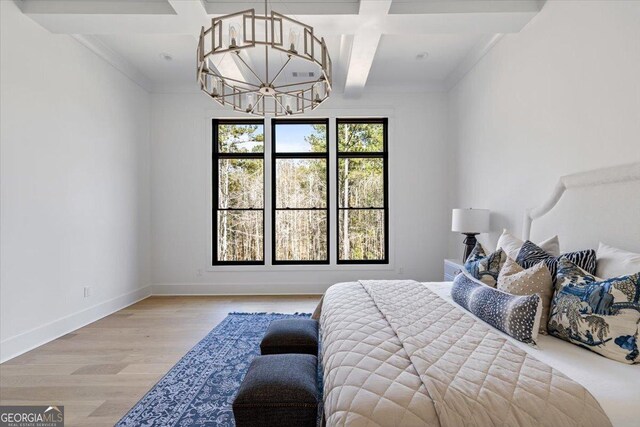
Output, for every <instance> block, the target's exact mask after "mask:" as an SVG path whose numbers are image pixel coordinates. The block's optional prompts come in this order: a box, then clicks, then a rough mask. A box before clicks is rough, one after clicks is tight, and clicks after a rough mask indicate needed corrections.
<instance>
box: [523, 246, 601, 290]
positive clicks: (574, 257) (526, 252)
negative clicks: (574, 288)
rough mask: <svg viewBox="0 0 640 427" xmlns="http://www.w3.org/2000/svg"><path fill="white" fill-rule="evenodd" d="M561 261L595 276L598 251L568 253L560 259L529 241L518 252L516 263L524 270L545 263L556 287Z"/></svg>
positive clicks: (588, 250)
mask: <svg viewBox="0 0 640 427" xmlns="http://www.w3.org/2000/svg"><path fill="white" fill-rule="evenodd" d="M561 259H563V260H567V261H571V262H572V263H574V264H575V265H577V266H578V267H580V268H581V269H583V270H584V271H586V272H587V273H589V274H595V272H596V251H594V250H593V249H587V250H584V251H577V252H567V253H565V254H562V255H560V256H559V257H555V256H553V255H551V254H549V253H548V252H545V251H544V250H543V249H541V248H540V247H539V246H538V245H536V244H535V243H533V242H531V241H530V240H527V241H526V242H524V244H523V245H522V248H521V249H520V252H518V257H517V258H516V262H517V263H518V264H520V265H521V266H522V267H523V268H531V267H533V266H534V265H536V264H539V263H540V262H544V264H545V265H546V266H547V268H548V269H549V272H550V273H551V278H552V279H553V285H554V286H555V284H556V275H557V273H558V261H559V260H561Z"/></svg>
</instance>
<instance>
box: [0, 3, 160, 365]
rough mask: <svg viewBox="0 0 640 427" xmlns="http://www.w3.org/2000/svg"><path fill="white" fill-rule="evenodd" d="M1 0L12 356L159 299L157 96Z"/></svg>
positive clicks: (4, 298) (5, 337) (4, 234)
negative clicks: (154, 243) (153, 172)
mask: <svg viewBox="0 0 640 427" xmlns="http://www.w3.org/2000/svg"><path fill="white" fill-rule="evenodd" d="M0 4H1V6H0V7H1V15H2V18H1V27H2V29H1V31H2V32H1V36H0V39H1V43H2V44H1V51H2V57H1V61H0V63H1V70H0V71H1V82H0V85H1V91H2V96H1V105H0V109H1V114H2V116H1V122H2V127H1V136H0V141H1V148H0V149H1V158H2V160H1V198H2V207H1V211H0V213H1V215H0V216H1V225H0V228H1V240H0V252H1V260H0V262H1V264H2V269H1V273H0V274H1V275H0V283H1V286H0V300H1V305H0V307H1V312H2V314H1V322H0V323H1V328H0V341H1V343H0V347H1V355H0V358H1V359H2V360H5V359H7V358H8V357H10V356H12V355H15V354H17V353H20V352H23V351H25V350H27V349H29V348H31V347H33V346H36V345H39V344H41V343H43V342H45V341H47V340H49V339H52V338H55V337H56V336H58V335H60V334H64V333H66V332H68V331H70V330H73V329H75V328H77V327H79V326H82V325H83V324H85V323H88V322H90V321H93V320H95V319H96V318H99V317H101V316H103V315H106V314H109V313H110V312H112V311H115V310H117V309H119V308H121V307H123V306H124V305H127V304H129V303H131V302H133V301H135V300H137V299H139V298H141V297H144V296H145V295H148V293H149V288H148V287H147V285H148V283H149V247H148V242H149V188H148V187H149V156H150V154H149V139H148V137H149V135H148V131H149V95H148V93H147V92H145V91H144V90H143V89H141V88H140V87H139V86H137V85H136V84H134V83H133V82H132V81H130V80H129V79H127V78H126V77H125V76H124V75H122V74H121V73H120V72H118V71H116V70H115V69H114V68H112V67H111V66H110V65H108V64H107V63H106V62H104V61H103V60H102V59H100V58H98V57H97V56H96V55H95V54H93V53H92V52H90V51H89V50H87V49H86V48H85V47H83V46H82V45H81V44H79V43H78V42H77V41H76V40H74V39H73V38H71V37H69V36H65V35H54V34H51V33H49V32H48V31H46V30H44V29H42V28H41V27H40V26H39V25H37V24H36V23H34V22H32V21H31V20H30V19H29V18H28V17H26V16H25V15H22V13H20V11H19V10H18V9H17V7H16V6H15V4H14V3H13V2H8V1H2V2H0ZM84 286H91V287H92V295H91V296H90V297H89V298H84V297H83V288H84Z"/></svg>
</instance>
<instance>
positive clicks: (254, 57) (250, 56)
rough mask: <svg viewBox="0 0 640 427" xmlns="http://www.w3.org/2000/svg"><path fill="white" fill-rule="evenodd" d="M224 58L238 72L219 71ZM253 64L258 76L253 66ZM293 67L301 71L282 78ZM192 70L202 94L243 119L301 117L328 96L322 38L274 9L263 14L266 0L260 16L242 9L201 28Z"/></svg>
mask: <svg viewBox="0 0 640 427" xmlns="http://www.w3.org/2000/svg"><path fill="white" fill-rule="evenodd" d="M285 35H286V37H285ZM261 47H264V52H262V49H261ZM225 55H231V56H232V58H233V61H234V62H235V64H236V66H237V68H236V70H237V71H238V70H239V71H240V73H237V72H236V73H235V74H233V75H229V74H230V73H228V72H226V73H225V72H221V71H220V70H221V69H223V67H220V64H221V62H222V61H223V60H224V59H225V58H224V57H223V56H225ZM226 59H229V58H226ZM216 61H218V62H217V63H216ZM258 62H261V63H262V64H261V65H262V67H261V70H259V71H258V70H257V67H256V66H255V65H254V63H258ZM292 64H297V65H292ZM294 66H298V67H302V68H303V72H292V73H285V70H286V69H289V70H290V69H291V68H292V67H294ZM197 67H198V68H197V80H198V83H199V85H200V89H201V90H202V91H204V92H205V93H206V94H207V95H209V96H210V97H211V98H213V99H214V100H215V101H217V102H219V103H220V104H221V105H223V106H228V107H232V108H233V110H235V111H239V112H244V113H248V114H255V115H259V116H264V115H274V116H287V115H293V114H302V113H305V112H307V111H310V110H314V109H315V108H316V107H318V106H319V105H320V104H321V103H322V102H323V101H324V100H325V99H327V98H328V97H329V94H330V92H331V58H330V57H329V52H328V50H327V45H326V43H325V41H324V38H318V37H317V36H316V35H315V34H314V33H313V27H310V26H309V25H306V24H304V23H302V22H299V21H297V20H295V19H291V18H289V17H287V16H285V15H282V14H280V13H277V12H274V11H273V10H272V11H271V14H270V15H268V14H267V2H266V0H265V5H264V15H256V13H255V9H247V10H243V11H241V12H236V13H232V14H229V15H224V16H220V17H217V18H213V19H212V20H211V27H209V28H206V29H205V28H204V27H202V29H201V30H200V39H199V41H198V51H197ZM254 68H256V69H254ZM310 69H311V71H310ZM225 74H226V75H225ZM300 75H303V76H305V77H303V78H300ZM294 76H295V77H294Z"/></svg>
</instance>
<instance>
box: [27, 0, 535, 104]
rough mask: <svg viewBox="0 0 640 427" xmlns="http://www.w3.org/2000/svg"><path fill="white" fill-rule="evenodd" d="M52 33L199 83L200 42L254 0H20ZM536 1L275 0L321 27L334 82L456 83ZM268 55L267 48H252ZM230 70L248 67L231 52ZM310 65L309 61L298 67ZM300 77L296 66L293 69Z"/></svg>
mask: <svg viewBox="0 0 640 427" xmlns="http://www.w3.org/2000/svg"><path fill="white" fill-rule="evenodd" d="M16 3H17V4H18V5H19V6H20V8H21V9H22V11H23V12H24V13H25V14H27V15H28V16H29V17H31V18H32V19H33V20H35V21H36V22H38V23H39V24H40V25H42V26H43V27H44V28H46V29H48V30H49V31H51V32H53V33H61V34H70V35H73V36H74V37H75V38H76V39H78V41H80V42H81V43H83V44H85V45H86V46H87V47H89V48H91V49H92V50H94V51H95V52H96V53H97V54H98V55H101V56H102V57H104V58H105V59H106V60H108V61H109V62H110V63H111V64H112V65H114V66H115V67H116V68H118V69H119V70H120V71H122V72H123V73H125V74H126V75H127V76H129V77H130V78H132V79H133V80H135V81H136V82H138V83H139V84H140V85H142V86H144V87H145V88H147V89H148V90H150V91H157V92H176V91H194V92H195V91H197V90H198V86H197V84H196V81H195V49H196V45H197V36H198V34H199V32H200V27H201V26H203V25H204V26H207V25H208V24H210V19H211V18H212V17H214V16H216V15H223V14H227V13H231V12H236V11H239V10H244V9H250V8H255V9H256V13H264V7H265V5H264V2H256V1H249V0H16ZM543 4H544V2H543V1H536V0H515V1H511V0H295V1H294V0H269V2H268V8H269V10H270V9H271V8H273V9H274V10H276V11H278V12H280V13H284V14H287V15H289V16H291V17H293V18H295V19H298V20H301V21H303V22H305V23H307V24H309V25H312V26H313V27H314V30H315V33H316V34H317V35H319V36H323V37H324V38H325V40H326V41H327V45H328V48H329V51H330V54H331V57H332V59H333V63H334V89H335V90H338V91H344V92H345V94H346V95H347V96H354V97H357V96H359V95H360V94H362V92H363V91H441V90H447V89H449V88H450V87H452V86H453V85H455V83H456V82H457V81H458V80H459V79H460V78H461V77H462V76H464V74H466V72H467V71H469V70H470V69H471V68H472V67H473V65H474V64H475V63H476V62H477V61H478V60H479V59H480V58H482V56H483V55H484V54H485V53H486V52H487V51H488V50H489V49H491V47H492V46H493V45H494V44H495V43H496V42H497V41H498V40H499V39H500V37H501V36H502V35H503V34H506V33H515V32H518V31H520V30H521V29H522V28H523V27H524V26H525V25H526V24H527V23H528V22H529V21H530V20H531V19H532V18H533V17H534V16H535V15H536V14H537V13H538V12H539V11H540V9H541V8H542V6H543ZM243 54H244V55H246V58H245V59H247V60H252V61H254V62H256V61H260V56H259V54H258V53H251V52H245V53H243ZM220 66H221V67H223V68H226V72H227V73H232V74H233V73H236V74H237V75H239V76H240V75H242V73H244V72H246V70H243V69H242V67H240V66H238V63H237V61H236V60H234V59H233V58H232V57H231V55H229V57H228V58H223V59H222V61H221V64H220ZM293 71H298V72H304V71H305V70H304V69H300V70H290V72H291V73H292V72H293ZM289 77H290V78H294V77H293V75H292V76H289Z"/></svg>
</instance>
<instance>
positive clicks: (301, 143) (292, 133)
mask: <svg viewBox="0 0 640 427" xmlns="http://www.w3.org/2000/svg"><path fill="white" fill-rule="evenodd" d="M311 134H313V125H307V124H300V125H297V124H294V125H291V124H282V125H276V151H278V152H279V153H306V152H309V151H311V146H310V144H309V143H308V142H307V141H306V140H305V137H306V136H309V135H311Z"/></svg>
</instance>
